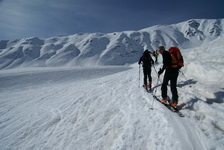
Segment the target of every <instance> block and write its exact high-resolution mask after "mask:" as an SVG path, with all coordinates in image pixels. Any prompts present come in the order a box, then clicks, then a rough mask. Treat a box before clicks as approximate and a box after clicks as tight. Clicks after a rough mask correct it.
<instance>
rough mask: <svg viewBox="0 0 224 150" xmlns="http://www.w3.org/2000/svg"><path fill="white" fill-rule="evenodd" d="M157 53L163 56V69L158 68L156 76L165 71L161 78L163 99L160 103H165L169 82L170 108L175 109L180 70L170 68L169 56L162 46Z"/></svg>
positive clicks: (170, 60) (170, 59)
mask: <svg viewBox="0 0 224 150" xmlns="http://www.w3.org/2000/svg"><path fill="white" fill-rule="evenodd" d="M158 51H159V53H160V54H162V56H163V67H162V69H161V68H160V70H159V72H158V75H159V76H160V75H161V74H162V73H163V71H164V70H166V71H165V75H164V77H163V83H162V87H161V91H162V98H163V100H162V101H161V102H162V103H167V85H168V82H169V81H170V86H171V93H172V101H171V106H173V107H174V108H176V107H177V104H178V93H177V87H176V86H177V78H178V74H179V69H180V68H174V67H172V58H171V54H170V53H169V52H168V51H166V50H165V48H164V46H160V47H159V48H158Z"/></svg>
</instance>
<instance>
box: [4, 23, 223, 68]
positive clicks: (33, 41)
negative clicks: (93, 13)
mask: <svg viewBox="0 0 224 150" xmlns="http://www.w3.org/2000/svg"><path fill="white" fill-rule="evenodd" d="M223 30H224V20H223V19H192V20H188V21H185V22H182V23H179V24H173V25H159V26H153V27H150V28H146V29H142V30H140V31H124V32H115V33H108V34H102V33H85V34H75V35H70V36H59V37H52V38H47V39H40V38H38V37H31V38H24V39H16V40H4V41H0V69H3V68H4V69H10V68H16V67H37V66H38V67H59V66H93V65H94V66H99V65H101V66H105V65H125V64H132V63H135V62H136V61H137V60H138V58H139V57H140V56H141V54H142V52H143V51H144V50H145V49H149V50H151V51H153V50H156V49H157V48H158V46H161V45H164V46H165V47H167V48H168V47H170V46H178V47H179V48H181V49H187V48H194V47H197V46H200V45H201V44H203V43H207V42H209V41H212V40H214V39H216V38H218V37H219V36H221V35H223V33H224V32H223Z"/></svg>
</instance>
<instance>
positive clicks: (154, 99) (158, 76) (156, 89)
mask: <svg viewBox="0 0 224 150" xmlns="http://www.w3.org/2000/svg"><path fill="white" fill-rule="evenodd" d="M158 85H159V75H158V79H157V83H156V88H155V94H156V91H157V88H158ZM153 96H154V95H153ZM154 100H155V98H153V101H152V109H153V104H154Z"/></svg>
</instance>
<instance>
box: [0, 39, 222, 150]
mask: <svg viewBox="0 0 224 150" xmlns="http://www.w3.org/2000/svg"><path fill="white" fill-rule="evenodd" d="M223 41H224V37H222V36H220V37H219V38H217V39H216V40H214V41H212V42H209V43H205V44H203V45H202V46H200V47H196V48H194V49H186V50H183V56H184V58H185V67H184V68H183V69H182V72H183V73H184V75H185V76H183V74H182V73H180V75H179V79H178V91H179V97H180V99H179V101H180V103H179V107H181V108H182V113H183V114H184V115H185V117H184V118H181V117H179V116H177V115H176V114H175V113H173V112H170V111H169V110H168V109H167V108H166V107H164V106H163V105H161V104H160V103H158V102H157V101H154V100H153V98H152V96H151V95H150V94H149V93H146V92H145V91H144V90H143V89H142V88H141V86H142V77H143V75H142V70H141V68H140V76H139V66H138V65H137V63H134V64H132V65H130V66H117V67H108V66H105V67H93V68H88V67H85V68H70V67H61V68H58V67H56V68H49V67H44V68H41V67H39V68H16V69H11V70H1V71H0V83H1V87H0V147H1V150H8V149H32V150H36V149H54V150H61V149H64V150H74V149H79V150H87V149H88V150H90V149H91V150H140V149H141V150H189V149H192V150H222V149H224V122H223V121H224V117H223V114H224V103H223V102H224V89H223V84H224V79H223V74H224V70H223V62H224V60H223V58H224V57H223V56H224V51H223V49H224V44H223ZM159 61H160V62H161V56H160V57H159ZM160 66H161V64H159V65H158V66H156V70H158V69H159V67H160ZM139 77H140V78H139ZM152 77H153V85H154V86H155V85H156V81H157V75H156V73H155V70H154V69H153V70H152ZM160 81H161V78H160ZM160 84H161V82H159V85H160ZM155 94H157V95H158V96H159V95H160V86H159V87H158V88H157V92H156V93H155ZM168 94H170V92H169V93H168Z"/></svg>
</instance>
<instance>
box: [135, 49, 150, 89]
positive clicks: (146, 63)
mask: <svg viewBox="0 0 224 150" xmlns="http://www.w3.org/2000/svg"><path fill="white" fill-rule="evenodd" d="M141 63H142V67H143V74H144V88H145V89H146V90H148V85H149V90H151V87H152V77H151V66H152V65H153V64H154V61H153V59H152V57H151V56H150V52H149V51H148V50H145V51H144V53H143V55H142V57H141V58H140V60H139V62H138V64H139V65H140V64H141ZM147 78H148V80H149V83H148V84H147Z"/></svg>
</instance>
